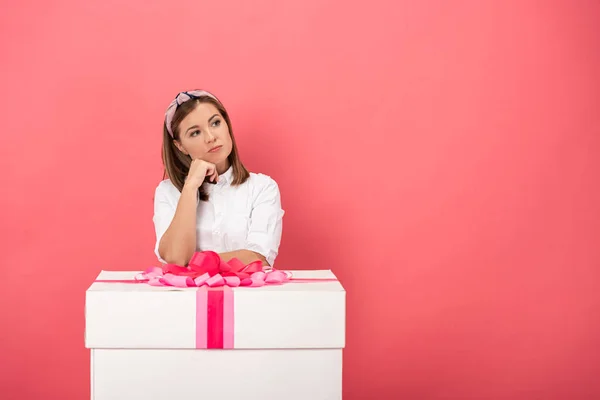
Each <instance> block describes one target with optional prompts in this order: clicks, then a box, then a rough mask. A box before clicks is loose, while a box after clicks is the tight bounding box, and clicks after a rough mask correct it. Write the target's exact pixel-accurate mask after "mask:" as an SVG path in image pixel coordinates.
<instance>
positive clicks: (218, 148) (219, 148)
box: [208, 146, 223, 153]
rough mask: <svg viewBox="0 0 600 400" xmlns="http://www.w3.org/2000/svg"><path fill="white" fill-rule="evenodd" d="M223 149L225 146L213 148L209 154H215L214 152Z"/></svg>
mask: <svg viewBox="0 0 600 400" xmlns="http://www.w3.org/2000/svg"><path fill="white" fill-rule="evenodd" d="M221 147H223V146H216V147H213V148H212V149H210V150H209V151H208V152H209V153H214V152H217V151H219V150H221Z"/></svg>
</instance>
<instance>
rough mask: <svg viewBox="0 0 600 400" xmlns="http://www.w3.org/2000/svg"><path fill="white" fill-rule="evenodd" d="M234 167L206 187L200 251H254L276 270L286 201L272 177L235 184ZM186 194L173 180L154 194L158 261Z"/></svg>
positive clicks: (199, 213)
mask: <svg viewBox="0 0 600 400" xmlns="http://www.w3.org/2000/svg"><path fill="white" fill-rule="evenodd" d="M232 179H233V168H231V167H230V168H229V169H228V170H227V172H225V173H224V174H222V175H219V181H218V182H217V184H208V183H204V184H203V186H202V187H203V188H204V189H205V191H206V193H208V195H209V199H208V201H198V208H197V210H196V215H197V218H196V221H197V222H196V238H197V242H196V250H197V251H206V250H212V251H214V252H217V253H223V252H228V251H234V250H243V249H246V250H251V251H255V252H257V253H259V254H262V255H263V256H264V257H265V258H266V260H267V262H268V263H269V264H270V265H271V266H274V264H275V258H276V257H277V254H278V252H279V244H280V242H281V232H282V219H283V214H284V210H283V209H282V208H281V197H280V193H279V187H278V185H277V183H276V182H275V181H274V180H273V179H272V178H271V177H269V176H267V175H263V174H256V173H252V172H251V173H250V178H248V180H246V182H244V183H243V184H242V185H239V186H231V181H232ZM180 196H181V193H180V192H179V190H177V188H176V187H175V185H173V183H171V181H170V180H169V179H166V180H164V181H162V182H160V183H159V184H158V186H157V188H156V191H155V195H154V217H153V221H154V228H155V231H156V246H155V249H154V252H155V254H156V256H157V257H158V259H159V261H160V262H162V263H165V262H166V261H165V260H163V259H162V258H161V257H160V254H159V253H158V245H159V243H160V239H161V237H162V236H163V234H164V233H165V231H166V230H167V228H168V227H169V225H170V224H171V221H172V220H173V217H174V216H175V210H176V209H177V203H178V201H179V197H180Z"/></svg>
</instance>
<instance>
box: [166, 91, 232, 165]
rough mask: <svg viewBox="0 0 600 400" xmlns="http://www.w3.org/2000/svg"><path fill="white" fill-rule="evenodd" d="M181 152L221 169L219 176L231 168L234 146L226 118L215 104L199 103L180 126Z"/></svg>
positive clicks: (176, 143)
mask: <svg viewBox="0 0 600 400" xmlns="http://www.w3.org/2000/svg"><path fill="white" fill-rule="evenodd" d="M175 145H176V146H177V148H178V149H179V150H180V151H181V152H182V153H184V154H187V155H189V156H190V157H191V158H192V160H194V159H201V160H204V161H207V162H210V163H212V164H215V165H216V166H217V171H218V173H219V174H222V173H223V172H225V171H227V169H228V168H229V160H228V159H227V157H229V154H230V153H231V148H232V143H231V136H230V135H229V126H227V122H225V118H223V116H222V115H221V113H220V112H219V110H218V109H217V108H216V107H215V106H214V105H213V104H212V103H198V105H197V106H196V108H195V109H194V110H193V111H192V112H190V113H189V114H188V115H187V116H186V117H185V118H184V119H183V120H182V121H181V123H180V124H179V140H178V141H177V140H176V141H175Z"/></svg>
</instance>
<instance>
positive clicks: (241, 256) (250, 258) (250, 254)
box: [219, 249, 270, 266]
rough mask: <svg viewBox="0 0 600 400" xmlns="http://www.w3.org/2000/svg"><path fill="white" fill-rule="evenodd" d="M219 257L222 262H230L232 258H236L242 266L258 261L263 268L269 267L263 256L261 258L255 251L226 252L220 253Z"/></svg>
mask: <svg viewBox="0 0 600 400" xmlns="http://www.w3.org/2000/svg"><path fill="white" fill-rule="evenodd" d="M219 256H220V257H221V260H223V261H225V262H227V261H229V260H231V259H232V258H237V259H238V260H240V261H241V262H243V263H244V264H246V265H248V264H250V263H251V262H254V261H257V260H260V261H261V262H262V264H263V266H265V265H266V266H270V265H269V263H268V262H267V259H266V258H265V256H263V255H262V254H260V253H257V252H255V251H250V250H245V249H244V250H235V251H228V252H227V253H220V254H219Z"/></svg>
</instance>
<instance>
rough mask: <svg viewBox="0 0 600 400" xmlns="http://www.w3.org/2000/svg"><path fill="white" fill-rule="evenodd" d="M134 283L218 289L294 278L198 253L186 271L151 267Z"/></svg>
mask: <svg viewBox="0 0 600 400" xmlns="http://www.w3.org/2000/svg"><path fill="white" fill-rule="evenodd" d="M135 279H136V280H137V281H139V282H147V283H148V284H149V285H152V286H174V287H202V286H205V285H206V286H209V287H219V286H229V287H237V286H251V287H257V286H264V285H277V284H281V283H284V282H287V281H289V280H290V279H291V274H289V275H288V273H285V272H283V271H279V270H276V269H271V270H267V271H265V270H263V266H262V262H261V261H254V262H252V263H250V264H248V265H244V263H242V262H241V261H240V260H238V259H237V258H232V259H231V260H229V261H228V262H225V261H223V260H221V257H220V256H219V255H218V254H217V253H215V252H214V251H201V252H196V253H194V255H193V256H192V259H191V260H190V262H189V264H188V266H187V267H182V266H180V265H176V264H166V265H165V266H163V267H162V268H159V267H150V268H148V269H147V270H146V271H144V272H143V273H141V274H139V275H137V276H136V277H135Z"/></svg>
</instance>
